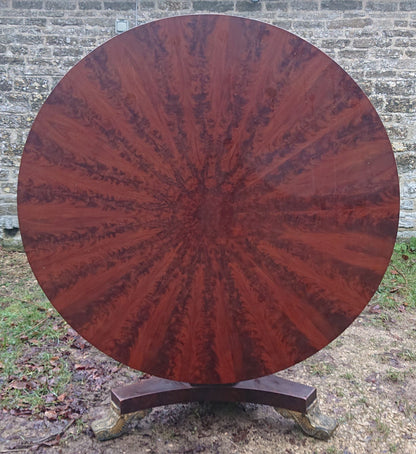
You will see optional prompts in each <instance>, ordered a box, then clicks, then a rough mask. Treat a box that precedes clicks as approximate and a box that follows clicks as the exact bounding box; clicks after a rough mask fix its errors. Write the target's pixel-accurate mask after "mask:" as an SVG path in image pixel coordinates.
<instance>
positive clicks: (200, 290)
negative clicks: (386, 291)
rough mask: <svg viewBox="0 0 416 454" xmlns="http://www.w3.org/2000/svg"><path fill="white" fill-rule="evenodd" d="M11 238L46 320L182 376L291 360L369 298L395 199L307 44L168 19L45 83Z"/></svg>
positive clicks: (221, 378) (374, 123)
mask: <svg viewBox="0 0 416 454" xmlns="http://www.w3.org/2000/svg"><path fill="white" fill-rule="evenodd" d="M18 212H19V222H20V229H21V233H22V238H23V244H24V247H25V250H26V253H27V255H28V258H29V262H30V264H31V266H32V269H33V271H34V273H35V275H36V277H37V279H38V281H39V283H40V285H41V286H42V288H43V290H44V291H45V293H46V295H47V297H48V298H49V299H50V301H51V302H52V304H53V305H54V306H55V307H56V309H57V310H58V311H59V312H60V313H61V314H62V316H63V317H64V319H65V320H66V321H67V322H68V323H69V324H70V325H71V326H72V327H73V328H74V329H75V330H77V331H78V332H79V333H80V334H81V335H82V336H83V337H84V338H85V339H87V340H88V341H89V342H91V343H92V344H93V345H95V346H96V347H98V348H99V349H100V350H102V351H103V352H105V353H107V354H108V355H110V356H112V357H113V358H115V359H117V360H118V361H120V362H122V363H124V364H127V365H129V366H131V367H133V368H136V369H139V370H141V371H145V372H147V373H149V374H152V375H156V376H158V377H163V378H167V379H172V380H180V381H186V382H189V383H194V384H198V383H199V384H225V383H235V382H238V381H241V380H247V379H251V378H255V377H261V376H264V375H267V374H271V373H274V372H277V371H279V370H282V369H285V368H287V367H289V366H292V365H293V364H295V363H297V362H299V361H302V360H303V359H305V358H307V357H308V356H310V355H312V354H314V353H315V352H317V351H318V350H320V349H321V348H323V347H324V346H325V345H327V344H328V343H329V342H331V341H332V340H333V339H335V338H336V337H337V336H338V335H339V334H340V333H341V332H342V331H343V330H344V329H345V328H347V327H348V326H349V325H350V324H351V323H352V321H353V320H354V319H355V318H356V317H357V316H358V314H359V313H360V312H361V311H362V310H363V308H364V307H365V305H366V304H367V302H368V301H369V300H370V298H371V297H372V295H373V294H374V292H375V291H376V289H377V287H378V285H379V283H380V281H381V279H382V277H383V274H384V272H385V270H386V267H387V265H388V263H389V259H390V255H391V252H392V248H393V245H394V242H395V237H396V232H397V224H398V214H399V188H398V178H397V170H396V166H395V160H394V156H393V153H392V149H391V145H390V142H389V139H388V137H387V134H386V132H385V130H384V128H383V125H382V123H381V121H380V119H379V117H378V115H377V113H376V111H375V109H374V108H373V107H372V105H371V103H370V102H369V100H368V99H367V97H366V96H365V94H364V93H363V91H362V90H361V89H360V88H359V86H358V85H357V84H356V83H355V82H354V81H353V80H352V79H351V78H350V77H349V76H348V75H347V74H346V73H345V72H344V71H343V70H342V69H341V68H340V67H339V66H338V65H337V64H336V63H335V62H334V61H332V60H331V59H330V58H329V57H327V56H326V55H325V54H324V53H322V52H321V51H319V50H318V49H317V48H316V47H314V46H312V45H311V44H309V43H307V42H306V41H304V40H302V39H300V38H298V37H296V36H294V35H292V34H290V33H288V32H286V31H284V30H281V29H278V28H276V27H273V26H271V25H267V24H264V23H261V22H258V21H254V20H248V19H243V18H237V17H229V16H221V15H198V16H184V17H173V18H169V19H163V20H159V21H156V22H152V23H149V24H146V25H143V26H140V27H137V28H134V29H132V30H130V31H128V32H126V33H123V34H122V35H119V36H117V37H115V38H113V39H111V40H110V41H108V42H107V43H105V44H104V45H102V46H100V47H98V48H97V49H96V50H94V51H93V52H92V53H90V54H89V55H88V56H87V57H85V58H84V59H83V60H82V61H81V62H80V63H78V64H77V65H76V66H75V67H74V68H73V69H72V70H71V71H69V73H68V74H67V75H66V76H65V77H64V78H63V79H62V80H61V82H60V83H59V84H58V85H57V86H56V88H55V89H54V90H53V92H52V93H51V95H50V96H49V97H48V99H47V100H46V102H45V104H44V105H43V107H42V108H41V110H40V112H39V115H38V116H37V118H36V120H35V122H34V124H33V127H32V129H31V131H30V133H29V137H28V140H27V143H26V146H25V149H24V153H23V157H22V163H21V169H20V175H19V185H18Z"/></svg>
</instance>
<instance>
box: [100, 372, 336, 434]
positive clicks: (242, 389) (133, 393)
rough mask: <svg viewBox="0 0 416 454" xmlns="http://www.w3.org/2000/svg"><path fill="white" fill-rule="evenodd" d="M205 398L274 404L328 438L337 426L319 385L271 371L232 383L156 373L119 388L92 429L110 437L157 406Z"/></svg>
mask: <svg viewBox="0 0 416 454" xmlns="http://www.w3.org/2000/svg"><path fill="white" fill-rule="evenodd" d="M204 401H205V402H206V401H214V402H251V403H254V404H262V405H270V406H272V407H274V408H275V409H276V410H277V411H278V412H280V413H281V414H282V415H283V416H287V417H290V418H292V419H294V420H295V421H296V422H297V423H298V424H299V425H300V427H301V428H302V430H303V431H304V432H305V433H306V434H307V435H309V436H312V437H315V438H320V439H327V438H329V437H330V436H331V434H332V432H333V431H334V430H335V428H336V422H335V421H334V420H332V419H331V418H328V417H325V416H323V415H321V413H320V412H319V408H318V404H317V400H316V389H315V388H313V387H311V386H306V385H302V384H300V383H296V382H292V381H289V380H286V379H284V378H281V377H278V376H276V375H269V376H266V377H261V378H256V379H254V380H246V381H241V382H239V383H234V384H229V385H191V384H189V383H184V382H176V381H172V380H166V379H163V378H156V377H152V378H149V379H146V380H142V381H140V382H138V383H133V384H131V385H127V386H122V387H119V388H115V389H113V390H112V391H111V410H110V414H109V416H108V417H107V418H104V419H101V420H99V421H96V422H94V423H93V424H92V430H93V431H94V434H95V436H96V437H97V438H98V439H99V440H109V439H111V438H116V437H118V436H120V435H122V434H123V433H125V432H126V430H127V428H128V425H129V422H130V421H131V420H132V419H134V418H136V417H139V418H143V417H144V416H146V415H147V413H148V412H149V411H150V410H151V409H152V408H153V407H159V406H161V405H171V404H176V403H189V402H204Z"/></svg>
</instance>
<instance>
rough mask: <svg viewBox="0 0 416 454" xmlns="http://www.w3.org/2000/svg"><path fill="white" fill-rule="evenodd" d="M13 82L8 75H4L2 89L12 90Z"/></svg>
mask: <svg viewBox="0 0 416 454" xmlns="http://www.w3.org/2000/svg"><path fill="white" fill-rule="evenodd" d="M12 89H13V84H12V81H11V80H10V79H9V78H8V77H4V76H2V77H1V78H0V91H12Z"/></svg>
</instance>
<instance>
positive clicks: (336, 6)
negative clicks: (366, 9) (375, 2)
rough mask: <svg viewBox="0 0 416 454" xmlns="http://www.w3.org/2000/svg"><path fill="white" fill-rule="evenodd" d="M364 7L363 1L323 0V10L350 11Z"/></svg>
mask: <svg viewBox="0 0 416 454" xmlns="http://www.w3.org/2000/svg"><path fill="white" fill-rule="evenodd" d="M362 7H363V2H361V1H357V0H322V2H321V8H322V9H323V10H325V9H329V10H335V11H348V10H360V9H362Z"/></svg>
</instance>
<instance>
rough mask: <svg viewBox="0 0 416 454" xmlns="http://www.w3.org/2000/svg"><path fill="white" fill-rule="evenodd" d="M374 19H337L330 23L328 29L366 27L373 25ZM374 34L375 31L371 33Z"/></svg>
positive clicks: (370, 34)
mask: <svg viewBox="0 0 416 454" xmlns="http://www.w3.org/2000/svg"><path fill="white" fill-rule="evenodd" d="M372 23H373V20H372V19H370V18H369V17H354V18H350V19H336V20H331V21H330V22H329V23H328V29H338V28H339V29H345V28H364V27H367V26H368V25H372ZM369 36H373V32H372V33H369Z"/></svg>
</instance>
